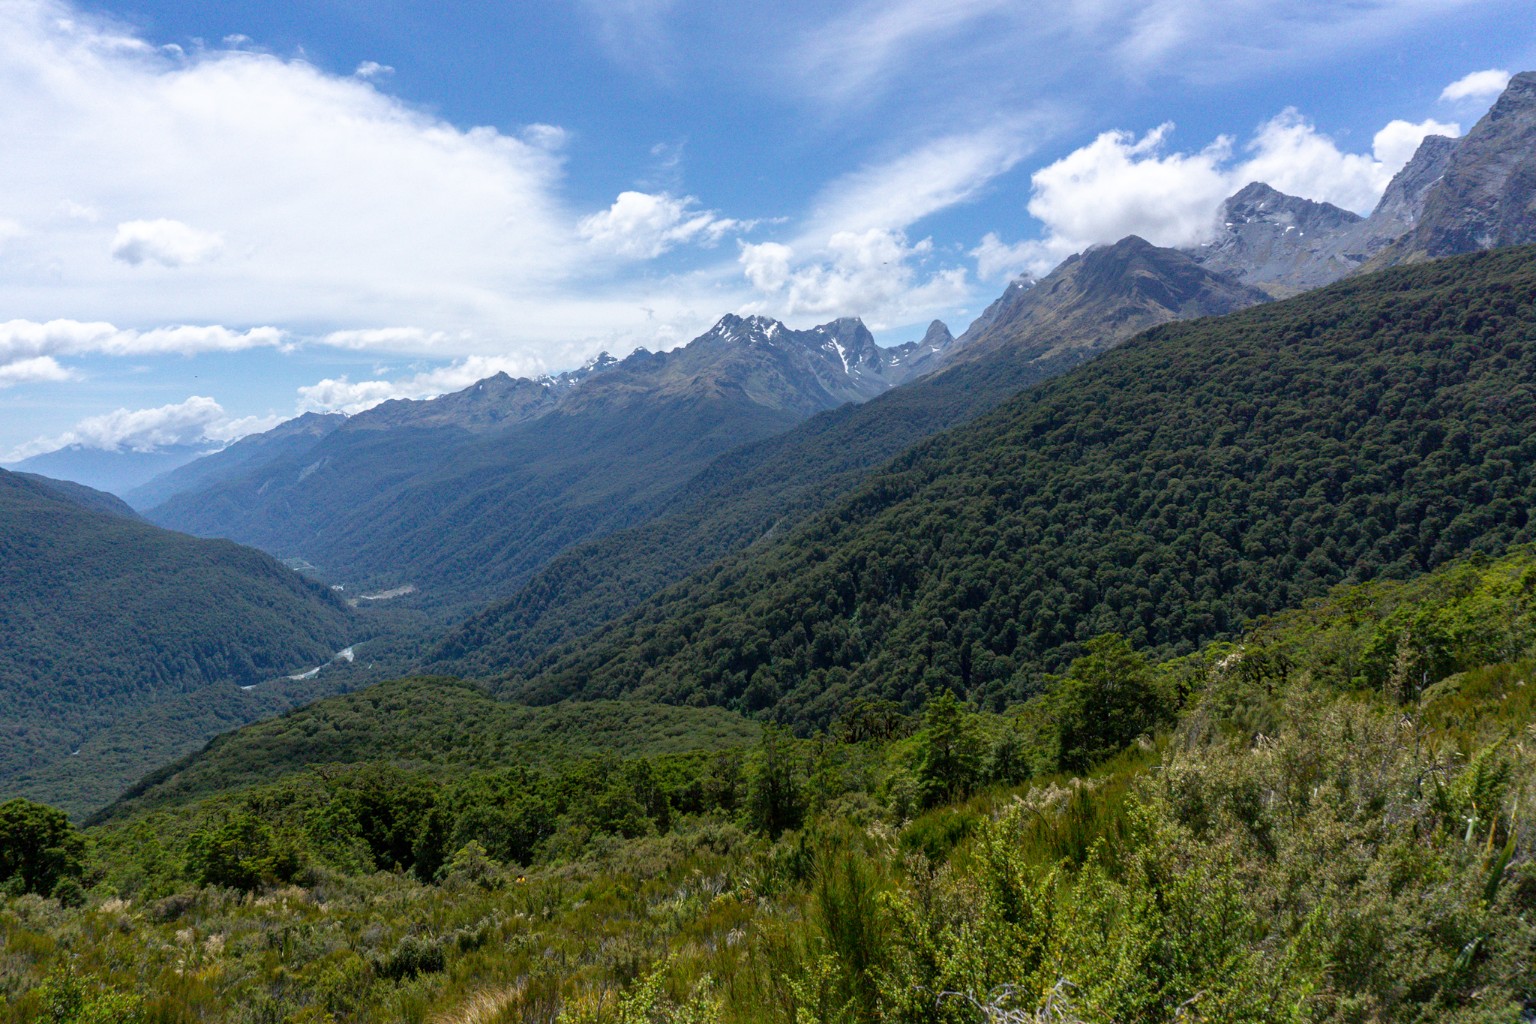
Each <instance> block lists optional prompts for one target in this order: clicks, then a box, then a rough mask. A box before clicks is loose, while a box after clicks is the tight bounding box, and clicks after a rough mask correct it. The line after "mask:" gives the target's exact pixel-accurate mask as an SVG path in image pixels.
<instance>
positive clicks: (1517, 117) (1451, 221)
mask: <svg viewBox="0 0 1536 1024" xmlns="http://www.w3.org/2000/svg"><path fill="white" fill-rule="evenodd" d="M1530 242H1536V72H1531V71H1525V72H1522V73H1520V74H1518V75H1516V76H1514V77H1513V78H1512V79H1510V81H1509V86H1508V87H1507V88H1506V89H1505V90H1504V93H1503V95H1501V96H1500V97H1499V98H1498V100H1497V101H1496V102H1495V103H1494V104H1493V107H1492V108H1491V109H1490V110H1489V111H1488V113H1487V114H1485V115H1483V118H1482V120H1480V121H1478V122H1477V124H1475V125H1473V126H1472V130H1471V131H1469V132H1467V134H1466V135H1465V136H1463V137H1462V138H1461V139H1460V140H1458V141H1457V143H1456V145H1455V148H1454V149H1453V150H1452V152H1451V153H1450V156H1449V158H1448V159H1447V160H1446V162H1445V169H1444V173H1443V174H1441V175H1440V176H1439V178H1438V180H1436V181H1434V182H1433V184H1431V185H1430V186H1429V188H1428V190H1427V191H1426V193H1425V195H1424V208H1423V214H1422V216H1421V217H1420V218H1419V219H1418V222H1417V223H1416V224H1415V225H1414V227H1413V231H1412V232H1411V233H1410V234H1409V235H1408V236H1407V237H1405V238H1404V239H1403V240H1402V241H1401V242H1399V243H1398V244H1397V245H1396V246H1394V247H1393V250H1394V251H1393V252H1392V253H1390V254H1389V257H1390V259H1391V260H1392V261H1393V262H1403V261H1411V260H1415V259H1424V258H1426V257H1427V258H1430V259H1433V258H1435V257H1438V256H1451V255H1454V254H1456V253H1461V252H1473V251H1475V250H1477V249H1489V248H1493V247H1495V246H1505V245H1522V244H1526V243H1530Z"/></svg>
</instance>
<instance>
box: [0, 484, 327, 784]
mask: <svg viewBox="0 0 1536 1024" xmlns="http://www.w3.org/2000/svg"><path fill="white" fill-rule="evenodd" d="M61 494H64V495H66V496H67V497H61V496H60V495H61ZM109 501H110V499H108V498H107V496H105V495H102V496H99V499H98V500H96V501H95V502H94V504H97V505H102V506H104V507H106V508H107V509H108V510H107V511H100V510H98V509H97V508H93V507H90V505H91V504H92V502H85V503H82V499H81V498H80V496H79V495H78V494H72V493H71V492H70V491H67V490H62V489H61V488H60V487H58V486H57V485H55V484H52V483H48V482H43V483H39V482H37V481H34V480H30V479H27V478H25V477H23V476H20V475H17V474H13V473H4V472H0V640H3V642H0V792H17V791H23V790H27V781H26V780H27V779H28V778H29V777H31V776H32V775H33V774H34V773H37V772H39V771H43V770H45V769H47V768H48V767H49V766H54V767H60V766H67V765H68V760H69V757H70V755H71V753H72V752H73V751H75V750H77V749H78V748H79V747H80V746H81V745H82V743H85V742H87V741H89V740H90V739H92V738H93V737H95V736H97V735H98V734H102V733H104V732H106V731H110V730H111V729H113V728H114V727H116V726H118V725H119V724H120V723H122V722H123V721H124V720H126V719H131V718H132V717H133V716H134V714H135V713H137V712H140V711H142V710H144V709H145V708H147V707H149V706H150V705H152V704H154V703H156V702H160V701H170V700H173V699H178V698H182V697H184V696H186V695H188V694H192V693H200V692H204V691H206V689H207V688H208V687H211V686H217V688H218V692H219V693H221V694H227V695H231V696H232V695H234V694H238V693H239V691H238V689H237V687H238V686H241V685H251V684H255V683H260V682H263V681H264V680H268V679H271V678H272V677H274V676H277V675H280V674H283V673H287V672H293V671H296V670H302V669H304V668H307V667H309V666H311V665H314V664H320V663H323V662H325V661H328V660H330V658H331V656H332V655H333V654H334V653H335V652H336V651H337V650H339V649H340V648H341V647H343V646H345V645H346V644H347V643H348V642H350V639H351V638H350V637H349V632H350V631H351V629H352V628H353V627H352V619H351V616H350V614H349V613H348V611H347V609H346V608H345V606H343V605H342V604H341V603H340V602H339V601H337V600H336V599H335V598H334V597H333V596H332V595H331V594H330V593H329V592H328V591H327V590H326V589H325V588H323V587H320V586H317V585H316V584H314V583H311V582H308V581H306V580H304V579H303V578H301V577H300V576H299V575H298V574H296V573H294V572H292V571H290V570H288V569H286V568H284V567H283V566H282V565H280V564H278V563H277V562H276V561H274V560H273V559H271V558H270V557H268V556H266V555H263V554H261V553H260V552H258V551H253V550H251V549H249V548H242V547H240V546H238V545H236V544H232V543H229V542H228V541H205V540H197V539H195V538H192V537H187V536H184V535H182V534H177V533H171V532H169V531H166V530H161V529H159V528H158V527H154V526H151V525H149V524H148V523H144V522H142V521H140V520H138V519H137V518H136V517H133V515H132V513H131V512H127V510H126V508H125V507H121V506H120V503H117V504H118V506H119V507H117V508H113V507H112V505H111V504H109ZM125 513H126V514H125ZM248 720H249V718H246V719H237V721H230V722H226V723H225V724H224V726H223V727H225V728H227V727H228V726H229V725H233V724H238V721H248ZM203 735H206V733H204V734H203ZM193 739H194V741H195V739H196V737H195V736H194V737H193ZM131 742H132V743H133V744H134V745H135V751H134V755H135V756H134V757H131V758H129V759H128V763H126V764H122V765H118V766H117V772H118V774H117V776H116V777H115V778H91V779H88V780H78V781H80V783H81V785H82V787H83V789H84V790H89V791H91V792H92V795H93V796H94V797H95V799H96V800H97V802H98V803H99V802H104V801H105V800H107V799H109V798H110V797H111V796H113V795H114V794H115V793H116V792H117V791H118V790H119V789H121V787H122V786H123V785H126V784H127V783H128V782H129V781H131V780H132V779H133V778H135V777H137V776H138V775H140V774H142V773H143V772H144V771H145V770H147V769H148V768H149V767H151V766H153V765H154V764H156V763H159V762H161V761H163V760H164V759H165V758H166V757H167V756H168V755H169V754H171V753H172V752H173V751H175V750H178V749H185V748H184V746H180V747H178V746H177V744H185V743H186V742H187V737H186V736H185V735H181V734H179V733H178V731H177V730H176V729H175V727H174V725H168V726H167V732H165V733H162V734H160V735H156V736H151V737H145V736H135V737H132V738H131ZM64 774H66V775H67V774H68V772H65V773H64ZM51 792H52V795H53V796H54V797H55V798H57V797H59V796H60V791H59V790H52V791H51ZM73 795H75V796H78V795H79V794H78V793H75V794H73ZM88 802H89V801H88V800H87V803H88Z"/></svg>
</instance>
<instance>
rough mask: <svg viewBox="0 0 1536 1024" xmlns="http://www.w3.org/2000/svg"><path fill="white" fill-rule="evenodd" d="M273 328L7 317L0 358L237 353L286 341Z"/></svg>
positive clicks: (0, 330) (0, 339)
mask: <svg viewBox="0 0 1536 1024" xmlns="http://www.w3.org/2000/svg"><path fill="white" fill-rule="evenodd" d="M286 344H287V342H286V340H285V335H284V333H283V332H282V331H280V330H278V329H277V328H275V327H253V328H251V329H249V330H246V331H236V330H231V329H230V328H228V327H221V326H217V325H215V326H202V327H199V326H180V327H162V328H158V329H155V330H150V331H136V330H125V329H122V328H118V327H116V326H114V325H112V324H110V323H103V322H97V323H82V322H81V321H79V320H50V321H48V322H47V323H37V322H35V321H32V320H10V321H7V322H5V323H0V360H14V359H22V358H31V357H36V356H83V355H109V356H148V355H196V354H198V353H200V352H239V351H243V350H245V349H252V348H278V347H282V346H284V345H286Z"/></svg>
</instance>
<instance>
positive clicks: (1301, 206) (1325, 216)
mask: <svg viewBox="0 0 1536 1024" xmlns="http://www.w3.org/2000/svg"><path fill="white" fill-rule="evenodd" d="M1221 213H1222V226H1223V228H1224V229H1225V230H1226V231H1227V232H1229V233H1240V232H1242V231H1243V229H1244V228H1245V227H1248V226H1249V225H1260V226H1262V227H1263V228H1267V229H1269V230H1271V231H1274V230H1279V231H1288V230H1296V231H1304V232H1305V231H1332V230H1335V229H1337V228H1340V227H1344V226H1345V225H1348V224H1354V223H1356V222H1357V221H1359V220H1360V215H1359V214H1356V213H1351V212H1350V211H1349V210H1345V209H1341V208H1340V207H1337V206H1334V205H1333V204H1332V203H1319V202H1315V201H1313V200H1311V199H1302V198H1301V197H1300V196H1288V195H1286V194H1285V193H1284V192H1281V191H1280V190H1278V189H1276V188H1273V187H1271V186H1269V185H1266V184H1265V183H1264V182H1262V181H1255V182H1252V183H1250V184H1248V185H1245V186H1244V187H1243V188H1242V189H1241V190H1240V191H1239V192H1238V193H1237V194H1236V195H1234V196H1232V197H1231V198H1230V199H1228V200H1227V201H1226V202H1225V203H1223V204H1222V207H1221Z"/></svg>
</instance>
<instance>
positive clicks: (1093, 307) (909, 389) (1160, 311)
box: [426, 238, 1263, 675]
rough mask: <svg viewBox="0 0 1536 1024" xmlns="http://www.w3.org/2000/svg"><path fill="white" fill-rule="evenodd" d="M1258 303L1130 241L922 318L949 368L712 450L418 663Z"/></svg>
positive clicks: (536, 640)
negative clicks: (960, 316)
mask: <svg viewBox="0 0 1536 1024" xmlns="http://www.w3.org/2000/svg"><path fill="white" fill-rule="evenodd" d="M1262 298H1263V295H1262V294H1261V293H1259V292H1256V291H1253V290H1250V289H1245V288H1242V287H1241V286H1235V285H1233V284H1232V283H1231V282H1229V281H1226V280H1224V279H1222V278H1218V277H1215V276H1214V275H1212V274H1210V273H1209V272H1207V271H1204V270H1201V269H1200V268H1199V267H1196V266H1195V265H1194V264H1193V263H1192V262H1191V261H1190V260H1189V259H1188V258H1187V257H1185V256H1182V255H1180V254H1179V253H1175V252H1172V251H1171V250H1166V249H1165V250H1158V249H1154V248H1153V247H1152V246H1149V245H1147V243H1145V242H1143V241H1141V240H1140V239H1135V238H1131V239H1126V240H1125V241H1123V242H1120V243H1119V244H1117V245H1114V246H1106V247H1104V248H1100V249H1095V250H1092V251H1090V252H1088V253H1085V254H1084V255H1083V256H1081V257H1076V258H1074V259H1072V260H1069V261H1067V263H1065V264H1063V266H1062V267H1061V268H1059V269H1058V270H1057V271H1056V272H1054V273H1052V274H1051V275H1050V276H1049V277H1047V278H1046V279H1045V280H1043V281H1041V282H1040V283H1039V285H1038V286H1035V287H1033V288H1032V287H1029V286H1028V285H1026V284H1024V283H1017V284H1014V285H1010V286H1009V288H1008V290H1007V291H1006V292H1005V293H1004V295H1003V296H1002V297H1001V298H999V300H998V301H997V302H995V303H993V305H992V307H991V308H989V309H988V310H987V312H986V313H984V314H983V316H982V317H980V318H978V320H977V323H976V324H975V325H973V326H972V328H971V330H970V331H968V332H967V334H966V335H965V336H964V337H962V338H961V339H960V340H959V341H945V340H944V339H945V338H947V337H948V335H949V332H948V330H947V329H946V328H943V325H942V324H936V325H934V326H933V327H930V329H929V331H928V335H927V337H925V339H924V340H923V342H922V343H921V345H920V346H919V347H918V349H917V352H918V353H919V354H921V353H922V352H925V351H928V352H939V353H943V352H945V351H950V352H952V353H957V354H952V356H951V358H952V359H953V360H954V363H953V365H952V366H950V367H948V368H947V369H945V370H944V371H943V372H940V373H934V374H930V375H929V376H927V377H925V378H923V379H921V380H918V381H915V382H913V383H910V384H907V385H904V386H902V387H899V388H896V389H895V390H893V391H891V392H889V393H887V394H884V395H881V396H880V397H878V398H876V399H874V400H873V401H870V402H868V403H866V404H864V405H859V406H852V407H845V408H842V409H838V410H835V411H833V412H828V413H823V414H821V415H819V416H816V417H813V418H811V419H810V420H808V421H806V422H805V423H803V424H801V425H800V426H798V427H796V428H795V429H794V430H792V431H789V432H788V433H785V434H783V435H781V436H779V437H775V438H772V439H769V440H765V441H761V442H758V443H757V444H754V445H750V446H747V447H745V448H742V449H739V450H737V451H734V452H731V453H729V454H728V455H725V456H723V457H721V458H720V459H719V460H718V461H716V462H715V463H714V464H713V465H711V466H710V467H709V468H708V470H706V471H705V472H703V473H701V474H700V475H699V476H698V477H696V478H695V479H694V480H692V481H690V482H689V484H688V486H687V487H686V488H684V489H683V490H682V491H681V492H680V493H679V494H678V495H677V496H676V497H675V498H673V499H672V500H671V501H670V502H668V503H667V504H666V505H665V506H664V507H663V508H662V509H661V510H660V512H659V513H658V515H657V516H656V518H655V519H654V520H652V521H650V522H648V523H646V524H644V525H641V526H637V527H635V528H633V529H630V530H625V531H622V532H619V533H615V534H612V535H610V536H609V537H606V538H603V539H600V540H597V541H594V542H592V543H590V544H587V545H583V546H581V547H579V548H574V549H573V550H571V551H570V552H567V553H566V554H565V555H562V556H561V557H560V558H558V559H556V560H555V561H554V562H552V563H550V565H549V566H548V568H547V569H546V570H545V571H543V572H541V573H540V574H538V575H537V576H536V577H534V578H533V579H532V580H531V581H530V582H529V583H528V585H527V586H526V587H524V588H523V589H522V590H521V591H520V592H518V593H517V594H516V595H515V596H514V597H512V598H511V599H510V600H508V601H505V602H502V603H499V604H495V605H492V606H491V607H490V608H489V609H487V610H485V611H484V612H481V613H479V614H477V615H476V616H475V617H473V618H472V619H470V620H469V621H468V622H466V623H465V624H464V625H462V626H461V627H459V628H458V629H456V630H454V631H453V632H452V633H450V634H449V635H448V637H446V638H445V640H444V641H443V643H442V644H440V645H439V646H438V647H437V649H436V650H434V651H433V652H431V653H430V655H429V656H428V658H427V662H426V663H427V664H428V665H429V666H430V667H432V668H433V670H435V671H451V672H456V673H462V674H471V675H482V674H487V673H492V672H498V671H506V670H508V669H513V668H517V667H519V666H522V665H524V664H526V663H527V662H528V660H529V659H530V658H533V657H535V656H537V655H538V654H539V653H541V652H542V651H543V650H545V649H546V648H547V647H549V646H550V645H552V644H555V643H559V642H562V641H565V640H569V639H572V638H574V637H576V636H579V635H581V634H583V633H585V632H587V631H588V630H590V629H592V628H594V627H596V626H599V625H601V624H603V623H604V622H607V621H610V620H611V619H613V618H615V617H616V616H618V615H620V614H622V613H623V612H625V611H627V610H629V609H630V608H632V607H634V606H635V605H636V604H637V603H638V602H639V601H641V600H643V599H644V598H646V597H648V596H650V595H651V594H654V593H656V592H657V591H658V590H660V589H662V588H663V587H665V586H667V585H668V584H671V583H673V582H676V581H677V580H680V579H682V578H683V577H684V576H686V575H687V574H688V573H690V572H693V571H695V570H698V569H700V568H702V567H704V566H706V565H708V564H709V563H711V562H713V561H715V560H716V559H718V558H721V557H723V556H725V555H727V554H729V553H731V552H733V551H737V550H740V549H741V548H743V547H745V546H747V545H750V544H753V543H754V542H758V541H762V540H765V539H767V538H769V537H772V536H779V535H782V534H783V533H784V532H786V531H788V530H790V529H792V528H793V527H794V526H795V525H796V524H798V523H800V522H801V521H803V520H804V519H805V518H806V517H807V516H809V515H811V514H812V513H814V512H815V511H817V510H819V509H821V508H824V507H826V506H827V505H828V504H829V503H831V502H832V501H834V500H836V499H837V498H839V497H840V496H842V495H844V494H846V493H848V491H849V490H850V489H852V488H853V487H854V486H856V485H857V483H858V482H859V481H860V480H861V479H862V478H863V477H864V476H865V475H866V474H867V473H868V472H869V471H870V470H871V469H873V468H874V467H875V466H878V465H880V464H881V463H883V462H885V461H886V460H888V459H891V458H893V457H895V456H896V455H897V454H899V453H900V452H902V451H905V450H906V449H907V448H908V447H910V446H911V445H913V444H915V443H917V442H918V441H921V440H922V439H923V438H926V437H930V436H932V435H933V434H935V433H937V432H939V431H941V430H944V429H947V428H949V427H951V426H954V425H956V424H958V423H961V422H963V421H965V420H967V419H969V418H971V417H973V416H976V415H979V414H981V413H982V412H985V411H986V410H988V409H991V408H993V407H994V406H996V405H997V404H998V403H1000V402H1002V401H1004V400H1005V399H1007V398H1009V397H1011V396H1013V395H1014V394H1016V393H1017V392H1019V391H1021V390H1023V389H1024V388H1027V387H1030V386H1032V385H1034V384H1037V383H1039V382H1040V381H1042V380H1046V379H1048V378H1050V377H1052V376H1054V375H1056V374H1058V373H1062V372H1064V371H1066V370H1068V369H1070V368H1071V367H1073V366H1076V365H1078V364H1079V363H1080V362H1081V361H1083V360H1085V359H1087V358H1089V357H1090V356H1092V355H1095V354H1097V353H1098V352H1101V351H1103V350H1105V349H1107V348H1109V347H1110V346H1112V345H1114V344H1117V343H1118V342H1121V341H1124V340H1125V339H1126V338H1129V337H1130V336H1131V335H1133V334H1135V333H1136V332H1138V331H1140V330H1143V329H1145V328H1147V327H1150V326H1153V325H1155V324H1159V323H1164V322H1166V321H1168V320H1173V319H1178V318H1180V317H1189V316H1200V315H1214V314H1218V313H1225V312H1229V311H1231V310H1232V309H1235V308H1241V307H1242V306H1245V305H1251V304H1252V303H1254V302H1257V301H1260V300H1261V299H1262ZM940 329H942V333H939V332H940ZM968 346H969V347H968Z"/></svg>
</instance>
